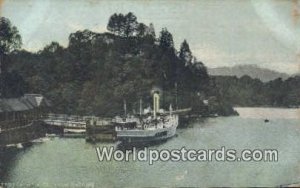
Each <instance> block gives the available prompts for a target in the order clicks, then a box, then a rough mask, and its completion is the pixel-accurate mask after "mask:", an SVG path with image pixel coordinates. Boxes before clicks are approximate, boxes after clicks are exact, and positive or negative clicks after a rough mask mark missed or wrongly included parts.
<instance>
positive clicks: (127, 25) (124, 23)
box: [107, 12, 139, 37]
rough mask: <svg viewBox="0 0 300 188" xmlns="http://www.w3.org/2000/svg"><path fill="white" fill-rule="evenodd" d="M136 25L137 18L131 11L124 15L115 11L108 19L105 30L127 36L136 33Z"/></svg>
mask: <svg viewBox="0 0 300 188" xmlns="http://www.w3.org/2000/svg"><path fill="white" fill-rule="evenodd" d="M138 26H139V24H138V22H137V18H136V16H135V15H134V14H133V13H132V12H129V13H128V14H126V15H123V14H116V13H115V14H113V15H112V16H111V17H110V19H109V21H108V25H107V30H108V31H110V32H112V33H114V34H116V35H118V36H123V37H129V36H134V35H135V34H136V32H137V28H138Z"/></svg>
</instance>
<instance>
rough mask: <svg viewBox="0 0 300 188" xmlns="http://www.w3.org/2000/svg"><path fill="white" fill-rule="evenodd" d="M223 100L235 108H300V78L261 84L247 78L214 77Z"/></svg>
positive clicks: (279, 79) (278, 79) (295, 77)
mask: <svg viewBox="0 0 300 188" xmlns="http://www.w3.org/2000/svg"><path fill="white" fill-rule="evenodd" d="M214 79H215V82H216V86H217V87H218V88H220V93H222V95H223V98H224V100H226V101H228V102H229V103H231V104H233V105H235V106H273V107H296V106H300V77H299V76H294V77H290V78H288V79H287V80H285V81H283V80H282V79H281V78H277V79H275V80H271V81H269V82H266V83H264V82H262V81H261V80H259V79H253V78H251V77H249V76H247V75H246V76H243V77H241V78H237V77H236V76H216V77H215V78H214Z"/></svg>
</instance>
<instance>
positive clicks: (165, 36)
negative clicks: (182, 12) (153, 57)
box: [158, 28, 174, 50]
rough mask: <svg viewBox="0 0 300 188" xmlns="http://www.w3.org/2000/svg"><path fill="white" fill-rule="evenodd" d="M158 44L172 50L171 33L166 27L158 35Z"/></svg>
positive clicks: (164, 48)
mask: <svg viewBox="0 0 300 188" xmlns="http://www.w3.org/2000/svg"><path fill="white" fill-rule="evenodd" d="M158 40H159V46H160V47H161V48H162V49H163V50H174V41H173V36H172V34H171V33H170V32H169V31H168V29H167V28H163V29H162V30H161V32H160V36H159V39H158Z"/></svg>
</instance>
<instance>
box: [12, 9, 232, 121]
mask: <svg viewBox="0 0 300 188" xmlns="http://www.w3.org/2000/svg"><path fill="white" fill-rule="evenodd" d="M107 27H108V30H109V31H111V33H94V32H91V31H89V30H84V31H77V32H75V33H72V34H70V36H69V45H68V47H67V48H63V47H62V46H60V45H59V44H58V43H57V42H52V43H51V44H49V45H47V46H46V47H45V48H44V49H42V50H41V51H39V52H38V53H30V52H26V51H19V52H17V53H14V54H11V55H10V57H11V59H12V62H13V63H12V64H11V65H10V67H9V68H10V70H15V71H17V72H18V73H20V75H21V76H22V77H23V78H24V80H25V82H26V83H27V85H26V84H24V85H26V88H25V89H26V92H28V93H41V94H43V95H45V96H46V97H47V98H49V99H50V100H51V101H52V104H53V107H54V108H53V109H54V112H56V113H70V114H82V115H102V116H113V115H116V114H120V113H122V110H123V107H122V106H123V100H124V99H126V101H127V104H128V109H136V111H137V109H138V102H139V99H143V104H144V107H147V106H149V105H151V104H152V100H151V95H150V90H151V89H152V88H153V87H154V86H157V87H161V88H162V89H163V90H164V94H163V101H162V104H163V106H164V108H168V106H169V104H170V103H172V104H173V105H175V102H176V101H175V94H176V93H177V94H178V107H179V108H185V107H193V109H194V111H195V112H197V113H201V114H210V113H219V114H224V115H229V114H230V113H231V111H230V110H232V108H231V107H230V106H229V105H227V104H226V105H223V104H222V103H221V102H220V100H221V98H220V96H219V95H218V90H216V89H215V90H214V89H212V87H211V81H210V79H209V77H208V75H207V72H206V68H205V66H204V65H203V63H201V62H199V61H196V60H193V61H192V62H191V63H190V64H189V65H185V63H184V62H183V60H182V59H181V58H179V57H178V56H177V55H176V54H175V49H174V42H173V37H172V34H171V33H169V32H168V31H167V29H163V30H162V32H161V34H160V38H159V39H157V38H155V31H154V27H153V24H150V25H149V27H148V26H146V25H145V24H143V23H138V22H137V21H136V17H135V16H134V15H133V14H132V13H128V14H127V15H125V16H124V15H122V14H114V15H112V16H111V18H110V19H109V23H108V26H107ZM155 41H159V44H157V43H155ZM209 97H212V98H213V100H211V101H213V104H214V105H212V106H213V107H207V106H205V105H204V104H203V100H204V99H207V98H209ZM220 105H222V107H220Z"/></svg>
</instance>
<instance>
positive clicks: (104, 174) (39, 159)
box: [0, 108, 300, 187]
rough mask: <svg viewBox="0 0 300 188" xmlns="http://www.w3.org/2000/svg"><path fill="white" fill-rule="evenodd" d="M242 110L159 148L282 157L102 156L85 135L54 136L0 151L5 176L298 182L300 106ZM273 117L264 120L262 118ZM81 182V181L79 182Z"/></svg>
mask: <svg viewBox="0 0 300 188" xmlns="http://www.w3.org/2000/svg"><path fill="white" fill-rule="evenodd" d="M237 110H238V112H239V113H240V116H234V117H218V118H207V119H202V120H199V121H196V122H194V123H191V124H190V125H189V126H188V127H187V128H184V129H178V130H177V137H174V138H172V139H170V140H169V141H167V142H166V143H163V144H161V145H157V146H151V148H152V149H153V148H157V149H172V148H173V149H180V148H182V147H183V146H185V147H186V148H189V149H208V148H211V149H219V148H221V147H222V146H225V147H226V148H231V149H236V150H243V149H270V148H272V149H277V150H278V152H279V154H278V162H216V161H213V162H159V161H158V162H155V163H154V164H153V165H151V166H150V165H149V164H148V163H147V162H135V161H131V162H116V161H110V162H107V161H105V162H99V161H98V159H97V155H96V152H95V147H96V146H99V147H102V146H109V145H112V146H113V145H115V144H113V143H99V144H95V145H93V144H90V143H86V142H85V140H84V139H71V138H55V139H53V140H50V141H47V142H44V143H42V144H35V145H33V146H31V147H29V148H26V149H25V150H21V151H19V152H17V153H14V154H6V155H5V156H2V158H4V159H2V160H3V161H2V163H4V165H3V166H2V168H3V169H4V171H5V173H4V174H3V176H2V177H1V179H0V181H2V182H14V183H17V185H18V184H20V185H26V184H35V185H36V186H37V187H53V186H56V185H60V186H66V185H70V186H74V185H87V186H91V185H94V186H95V187H100V186H101V187H116V186H118V187H123V186H125V187H141V186H143V187H145V186H168V187H170V186H210V187H212V186H279V185H283V184H289V183H295V182H300V110H299V109H275V108H237ZM266 118H267V119H269V120H270V122H268V123H265V122H264V119H266ZM76 183H78V184H76Z"/></svg>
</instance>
